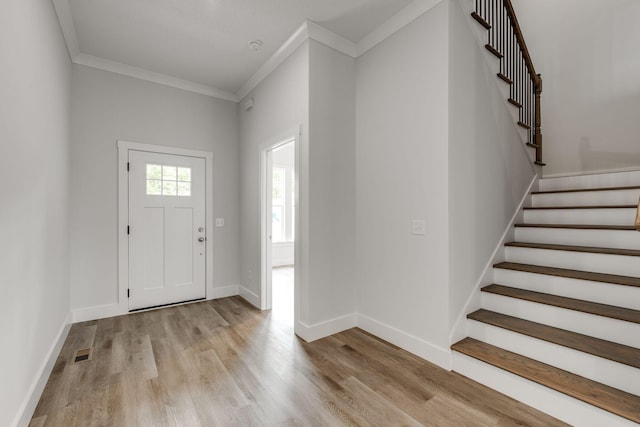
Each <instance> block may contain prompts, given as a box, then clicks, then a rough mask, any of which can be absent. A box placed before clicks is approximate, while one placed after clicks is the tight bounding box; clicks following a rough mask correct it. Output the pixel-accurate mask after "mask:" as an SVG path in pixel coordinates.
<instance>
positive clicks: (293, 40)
mask: <svg viewBox="0 0 640 427" xmlns="http://www.w3.org/2000/svg"><path fill="white" fill-rule="evenodd" d="M309 39H311V40H315V41H317V42H320V43H322V44H324V45H327V46H329V47H331V48H333V49H335V50H337V51H338V52H342V53H344V54H345V55H348V56H350V57H352V58H356V57H357V49H356V44H355V43H353V42H352V41H350V40H347V39H345V38H344V37H342V36H339V35H337V34H335V33H334V32H332V31H329V30H327V29H326V28H324V27H322V26H320V25H318V24H316V23H315V22H312V21H309V20H306V21H304V22H303V23H302V25H301V26H300V27H298V29H297V30H296V31H295V32H294V33H293V34H292V35H291V36H290V37H289V38H288V39H287V41H285V42H284V43H283V44H282V46H280V48H279V49H278V50H276V51H275V53H274V54H273V55H271V57H270V58H269V59H268V60H267V62H265V63H264V64H263V65H262V66H261V67H260V68H259V69H258V71H256V72H255V74H254V75H253V76H251V78H250V79H249V80H247V82H246V83H245V84H244V85H243V86H242V87H241V88H240V90H239V91H238V92H236V96H237V97H238V99H239V100H242V99H244V98H245V97H246V96H247V95H248V94H249V93H250V92H251V91H252V90H253V89H255V88H256V87H257V86H258V85H259V84H260V83H261V82H262V81H263V80H264V79H266V78H267V76H269V74H271V73H272V72H273V71H274V70H275V69H276V68H278V66H279V65H280V64H282V63H283V62H284V61H285V60H286V59H287V58H288V57H289V55H291V54H292V53H293V52H294V51H295V50H296V49H297V48H299V47H300V46H301V45H302V44H303V43H304V42H305V41H307V40H309Z"/></svg>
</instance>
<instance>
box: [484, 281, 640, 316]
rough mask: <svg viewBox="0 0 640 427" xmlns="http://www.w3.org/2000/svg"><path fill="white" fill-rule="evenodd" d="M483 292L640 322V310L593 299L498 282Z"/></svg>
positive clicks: (485, 288) (486, 287)
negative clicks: (514, 286) (538, 290)
mask: <svg viewBox="0 0 640 427" xmlns="http://www.w3.org/2000/svg"><path fill="white" fill-rule="evenodd" d="M482 292H487V293H491V294H495V295H502V296H505V297H509V298H516V299H520V300H524V301H531V302H535V303H539V304H546V305H550V306H553V307H559V308H564V309H567V310H573V311H580V312H582V313H589V314H595V315H596V316H602V317H608V318H611V319H617V320H624V321H626V322H632V323H638V324H640V310H633V309H631V308H624V307H617V306H615V305H607V304H600V303H597V302H592V301H584V300H579V299H575V298H568V297H561V296H558V295H552V294H545V293H542V292H535V291H529V290H527V289H519V288H512V287H510V286H504V285H497V284H492V285H489V286H485V287H484V288H482Z"/></svg>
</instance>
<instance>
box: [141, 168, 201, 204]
mask: <svg viewBox="0 0 640 427" xmlns="http://www.w3.org/2000/svg"><path fill="white" fill-rule="evenodd" d="M146 178H147V194H148V195H150V196H159V195H162V196H183V197H188V196H191V168H188V167H178V166H171V165H154V164H147V170H146Z"/></svg>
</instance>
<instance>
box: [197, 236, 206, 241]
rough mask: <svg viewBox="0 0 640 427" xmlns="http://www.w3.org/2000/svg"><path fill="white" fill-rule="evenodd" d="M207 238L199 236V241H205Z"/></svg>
mask: <svg viewBox="0 0 640 427" xmlns="http://www.w3.org/2000/svg"><path fill="white" fill-rule="evenodd" d="M205 240H207V238H206V237H198V242H204V241H205Z"/></svg>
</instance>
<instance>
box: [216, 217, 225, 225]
mask: <svg viewBox="0 0 640 427" xmlns="http://www.w3.org/2000/svg"><path fill="white" fill-rule="evenodd" d="M216 227H224V218H216Z"/></svg>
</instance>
